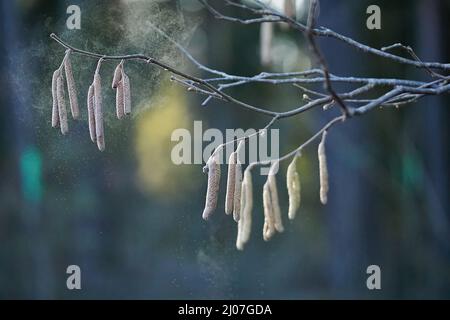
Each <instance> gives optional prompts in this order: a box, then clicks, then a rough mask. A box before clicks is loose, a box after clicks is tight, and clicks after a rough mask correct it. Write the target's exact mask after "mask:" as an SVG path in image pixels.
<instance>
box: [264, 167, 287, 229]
mask: <svg viewBox="0 0 450 320" xmlns="http://www.w3.org/2000/svg"><path fill="white" fill-rule="evenodd" d="M267 181H268V183H269V190H270V200H271V201H272V212H273V220H274V221H273V222H274V227H275V230H277V231H278V232H283V231H284V227H283V220H282V218H281V209H280V203H279V200H278V188H277V181H276V178H275V175H274V174H270V175H269V177H268V178H267Z"/></svg>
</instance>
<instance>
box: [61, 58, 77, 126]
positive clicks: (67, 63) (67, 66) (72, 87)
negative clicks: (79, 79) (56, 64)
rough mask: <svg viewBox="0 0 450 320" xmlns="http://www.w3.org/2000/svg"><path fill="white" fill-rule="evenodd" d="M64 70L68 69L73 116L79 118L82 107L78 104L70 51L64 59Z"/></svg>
mask: <svg viewBox="0 0 450 320" xmlns="http://www.w3.org/2000/svg"><path fill="white" fill-rule="evenodd" d="M64 70H65V71H66V81H67V92H68V93H69V102H70V110H71V112H72V118H73V119H78V118H80V108H79V106H78V97H77V95H78V94H77V88H76V86H75V80H74V79H73V71H72V63H71V62H70V51H68V52H67V57H66V59H65V60H64Z"/></svg>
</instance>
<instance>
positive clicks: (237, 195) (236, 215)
mask: <svg viewBox="0 0 450 320" xmlns="http://www.w3.org/2000/svg"><path fill="white" fill-rule="evenodd" d="M241 188H242V165H241V164H240V162H239V159H237V161H236V169H235V179H234V201H233V219H234V221H236V222H238V221H239V219H240V218H241Z"/></svg>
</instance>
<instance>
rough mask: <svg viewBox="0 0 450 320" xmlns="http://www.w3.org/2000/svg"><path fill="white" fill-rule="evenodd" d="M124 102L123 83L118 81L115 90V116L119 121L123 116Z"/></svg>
mask: <svg viewBox="0 0 450 320" xmlns="http://www.w3.org/2000/svg"><path fill="white" fill-rule="evenodd" d="M123 104H124V101H123V81H119V83H118V84H117V89H116V116H117V119H119V120H121V119H123V116H124V109H123V107H124V105H123Z"/></svg>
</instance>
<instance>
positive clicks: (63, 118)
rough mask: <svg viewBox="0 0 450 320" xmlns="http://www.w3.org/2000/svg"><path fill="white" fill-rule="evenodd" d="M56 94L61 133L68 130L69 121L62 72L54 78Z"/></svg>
mask: <svg viewBox="0 0 450 320" xmlns="http://www.w3.org/2000/svg"><path fill="white" fill-rule="evenodd" d="M56 96H57V99H58V113H59V126H60V127H61V133H62V134H66V133H67V132H69V123H68V122H67V110H66V100H65V97H64V96H65V92H64V76H63V75H62V73H60V74H59V77H58V78H57V80H56Z"/></svg>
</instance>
